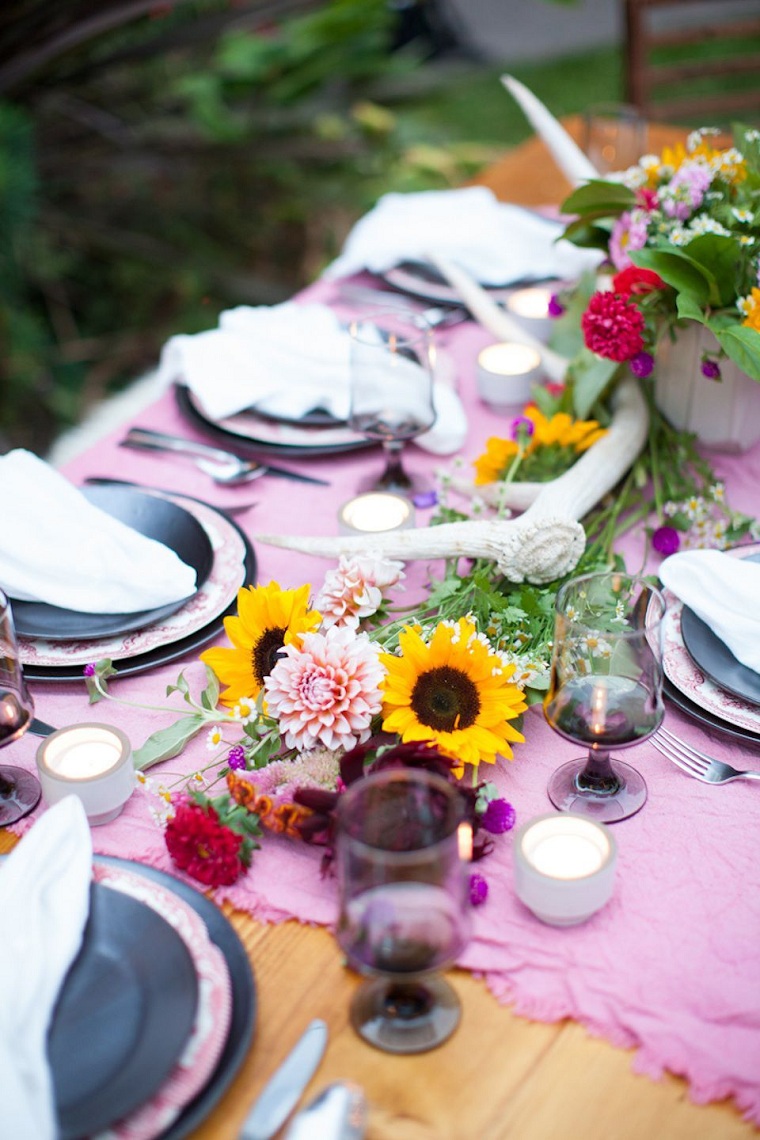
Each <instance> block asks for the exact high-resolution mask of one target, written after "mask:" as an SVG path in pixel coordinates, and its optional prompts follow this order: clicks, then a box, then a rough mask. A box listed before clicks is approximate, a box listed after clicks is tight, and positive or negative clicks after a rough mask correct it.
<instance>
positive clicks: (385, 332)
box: [349, 306, 435, 493]
mask: <svg viewBox="0 0 760 1140" xmlns="http://www.w3.org/2000/svg"><path fill="white" fill-rule="evenodd" d="M349 331H350V336H351V368H350V372H351V409H350V413H349V424H350V426H351V428H352V429H353V430H354V431H356V432H359V433H360V434H362V435H364V436H366V437H367V438H368V439H374V440H377V441H378V442H379V443H382V445H383V449H384V451H385V470H384V471H383V472H382V474H381V475H380V476H377V477H373V478H371V479H369V480H365V482H364V483H363V484H362V485H361V486H360V487H359V490H361V491H377V490H384V491H391V490H393V491H401V492H402V493H403V492H407V493H408V492H416V491H420V490H424V489H425V486H424V484H423V483H422V481H421V480H420V479H419V478H418V477H415V476H413V475H411V474H409V472H407V471H406V470H405V469H404V467H403V465H402V462H401V454H402V451H403V448H404V445H405V443H406V442H407V440H410V439H414V438H415V437H416V436H418V435H421V434H422V433H423V432H425V431H427V430H428V429H429V428H431V427H432V426H433V424H434V423H435V407H434V404H433V365H434V347H433V332H432V329H431V328H430V325H429V324H428V323H427V321H425V319H424V318H423V317H421V316H420V315H419V314H418V313H415V312H414V311H413V310H412V309H404V308H400V307H398V306H394V307H392V308H388V309H383V310H381V311H377V312H373V313H368V314H366V315H364V316H361V317H356V318H354V320H352V321H351V324H350V326H349Z"/></svg>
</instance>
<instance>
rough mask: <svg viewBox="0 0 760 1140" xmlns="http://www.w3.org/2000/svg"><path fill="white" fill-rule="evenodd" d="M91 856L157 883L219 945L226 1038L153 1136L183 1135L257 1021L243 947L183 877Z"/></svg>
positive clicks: (218, 1090) (222, 1084)
mask: <svg viewBox="0 0 760 1140" xmlns="http://www.w3.org/2000/svg"><path fill="white" fill-rule="evenodd" d="M96 862H98V863H107V864H110V865H111V866H114V867H124V868H125V869H128V870H130V871H132V872H134V873H135V874H139V875H142V876H143V877H144V878H146V879H150V880H152V881H153V882H156V883H158V884H160V886H162V887H164V888H165V889H167V890H170V891H172V892H173V893H174V894H175V895H177V896H178V897H179V898H181V899H182V900H183V902H186V903H187V904H188V905H189V906H191V907H192V909H193V910H194V911H195V913H196V914H197V915H199V917H200V918H202V919H203V921H204V922H205V924H206V929H207V930H208V934H209V938H210V939H211V941H212V942H213V943H214V945H215V946H217V947H218V948H219V950H221V952H222V954H223V955H224V958H225V961H226V963H227V969H228V971H229V975H230V985H231V988H232V1017H231V1021H230V1028H229V1032H228V1034H227V1040H226V1042H225V1045H224V1048H223V1050H222V1053H221V1056H220V1057H219V1060H218V1062H217V1065H216V1068H215V1069H214V1071H213V1073H212V1074H211V1077H210V1078H209V1080H208V1081H207V1083H206V1085H205V1086H204V1087H203V1088H202V1089H201V1090H200V1092H198V1093H196V1095H195V1097H194V1098H193V1099H192V1100H191V1101H190V1102H189V1103H188V1104H187V1105H185V1108H184V1109H183V1110H182V1113H181V1114H180V1115H179V1116H178V1117H177V1119H176V1120H175V1121H174V1123H173V1124H172V1125H171V1126H170V1127H169V1128H167V1129H166V1130H165V1131H164V1132H162V1133H161V1136H160V1137H157V1138H156V1140H183V1138H184V1137H185V1136H187V1135H188V1134H189V1133H190V1132H192V1131H193V1130H194V1129H195V1128H197V1127H198V1125H199V1124H200V1123H201V1122H202V1121H203V1120H205V1119H206V1117H207V1116H208V1114H209V1113H210V1112H211V1110H212V1108H213V1107H214V1105H215V1104H216V1103H217V1102H218V1101H219V1100H220V1098H221V1097H222V1095H223V1093H224V1092H225V1090H226V1089H227V1087H228V1086H229V1084H230V1082H231V1081H232V1078H233V1077H234V1076H235V1074H236V1073H237V1071H238V1069H239V1068H240V1066H241V1065H242V1063H243V1059H244V1058H245V1056H246V1054H247V1052H248V1049H249V1047H250V1044H251V1041H252V1039H253V1031H254V1027H255V1023H256V1004H257V1002H256V982H255V979H254V976H253V971H252V969H251V964H250V961H249V959H248V955H247V954H246V952H245V948H244V946H243V944H242V942H241V941H240V939H239V938H238V936H237V934H236V933H235V929H234V927H233V926H232V925H231V924H230V922H229V920H228V919H227V918H226V917H225V916H224V914H223V913H222V911H221V910H220V909H219V908H218V907H217V906H216V905H215V903H213V902H212V901H211V900H210V899H208V898H206V896H205V895H202V894H201V893H200V892H199V891H196V890H195V888H194V887H191V886H190V885H189V884H188V883H185V882H182V881H181V880H180V879H175V878H174V876H173V875H167V874H166V872H165V871H159V870H157V869H156V868H155V867H148V866H144V865H143V864H142V863H133V862H131V861H130V860H128V859H118V858H116V857H114V856H106V855H98V856H96Z"/></svg>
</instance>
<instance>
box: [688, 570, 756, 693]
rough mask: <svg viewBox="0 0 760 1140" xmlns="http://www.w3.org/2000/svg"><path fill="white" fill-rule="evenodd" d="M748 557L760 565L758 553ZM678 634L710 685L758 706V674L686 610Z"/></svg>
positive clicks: (691, 612)
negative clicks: (712, 684)
mask: <svg viewBox="0 0 760 1140" xmlns="http://www.w3.org/2000/svg"><path fill="white" fill-rule="evenodd" d="M747 557H748V559H749V560H750V561H751V562H760V553H758V554H750V555H748V556H747ZM681 634H682V636H683V643H684V645H685V646H686V648H687V650H688V652H689V656H690V657H691V658H692V660H693V661H694V662H695V664H697V665H698V666H699V668H700V669H701V670H702V672H703V673H706V674H707V676H708V677H709V678H710V680H711V681H714V682H715V684H716V685H719V686H720V688H721V689H727V690H728V692H729V693H733V694H734V696H737V697H742V698H743V699H744V700H745V701H751V702H752V704H756V705H760V673H756V672H755V671H754V670H753V669H750V668H748V667H747V666H746V665H742V663H741V661H737V660H736V658H735V657H734V655H733V653H732V652H731V650H730V649H729V648H728V646H727V645H726V644H725V643H724V642H723V641H721V639H720V638H719V637H718V636H717V635H716V634H714V633H713V631H712V630H711V629H710V627H709V625H706V624H705V622H703V621H702V619H701V618H700V617H697V615H696V614H695V613H694V611H693V610H690V609H689V608H688V606H684V607H683V610H682V611H681Z"/></svg>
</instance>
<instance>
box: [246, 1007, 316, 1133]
mask: <svg viewBox="0 0 760 1140" xmlns="http://www.w3.org/2000/svg"><path fill="white" fill-rule="evenodd" d="M326 1045H327V1025H326V1024H325V1022H324V1021H322V1020H320V1019H319V1018H316V1019H315V1020H314V1021H312V1022H311V1024H310V1025H308V1026H307V1027H306V1029H305V1030H304V1033H303V1035H302V1036H301V1038H300V1039H299V1041H298V1042H297V1043H296V1045H295V1046H294V1048H293V1049H292V1050H291V1052H290V1053H288V1055H287V1057H286V1058H285V1060H284V1061H283V1062H282V1064H281V1065H280V1067H279V1069H277V1070H276V1071H275V1073H274V1076H272V1077H270V1078H269V1081H268V1082H267V1084H266V1085H265V1086H264V1090H263V1092H262V1093H261V1095H260V1096H259V1099H258V1100H257V1101H256V1103H255V1104H254V1106H253V1108H252V1109H251V1111H250V1112H249V1114H248V1116H247V1117H246V1119H245V1121H244V1123H243V1129H242V1131H241V1133H240V1137H239V1140H271V1137H272V1136H274V1134H275V1133H276V1132H277V1130H278V1129H279V1128H281V1127H282V1125H283V1124H284V1123H285V1121H286V1120H287V1118H288V1117H289V1116H290V1114H291V1112H292V1111H293V1109H294V1108H295V1106H296V1105H297V1104H298V1101H299V1099H300V1097H301V1094H302V1093H303V1091H304V1089H305V1088H306V1086H307V1085H308V1083H309V1081H310V1080H311V1078H312V1077H313V1076H314V1073H315V1072H316V1071H317V1066H318V1065H319V1062H320V1061H321V1060H322V1056H323V1054H324V1051H325V1047H326Z"/></svg>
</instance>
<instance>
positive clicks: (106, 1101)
mask: <svg viewBox="0 0 760 1140" xmlns="http://www.w3.org/2000/svg"><path fill="white" fill-rule="evenodd" d="M197 1003H198V979H197V977H196V973H195V966H194V965H193V960H192V958H191V956H190V952H189V950H188V949H187V946H186V945H185V943H184V942H183V941H182V939H181V938H180V936H179V935H178V934H177V932H176V930H174V928H173V927H172V926H170V925H169V923H168V922H166V921H165V919H163V918H162V917H161V916H160V915H159V914H157V912H156V911H154V910H152V909H151V907H149V906H145V904H144V903H141V902H139V901H138V900H137V899H134V898H130V897H129V896H128V895H125V894H122V893H121V892H119V891H113V890H109V888H108V887H103V886H101V885H99V884H98V883H93V885H92V887H91V898H90V914H89V918H88V921H87V926H86V927H85V932H84V939H83V942H82V947H81V949H80V951H79V954H78V955H77V957H76V959H75V960H74V963H73V965H72V967H71V969H70V970H69V972H68V974H67V976H66V980H65V981H64V984H63V988H62V989H61V993H60V995H59V998H58V1002H57V1004H56V1007H55V1011H54V1013H53V1020H52V1024H51V1029H50V1034H49V1038H48V1056H49V1059H50V1066H51V1071H52V1077H53V1088H54V1094H55V1101H56V1108H57V1114H58V1123H59V1128H60V1136H61V1140H78V1138H79V1137H83V1136H91V1135H94V1134H95V1133H97V1132H100V1131H102V1130H103V1129H104V1128H107V1127H108V1126H109V1125H111V1124H113V1123H115V1121H117V1120H119V1119H121V1117H123V1116H126V1115H127V1114H128V1113H130V1112H132V1111H133V1110H134V1109H136V1108H138V1107H139V1106H140V1105H141V1104H143V1103H144V1102H145V1101H146V1100H148V1099H149V1098H150V1097H151V1096H152V1095H153V1094H154V1093H155V1092H156V1090H157V1089H158V1088H159V1086H160V1085H161V1084H162V1082H163V1081H164V1080H165V1079H166V1077H167V1076H168V1075H169V1073H170V1072H171V1070H172V1068H173V1067H174V1064H175V1062H176V1061H177V1059H178V1058H179V1056H180V1054H181V1053H182V1050H183V1048H184V1046H185V1044H186V1042H187V1040H188V1037H189V1036H190V1031H191V1030H192V1027H193V1022H194V1019H195V1011H196V1007H197Z"/></svg>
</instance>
